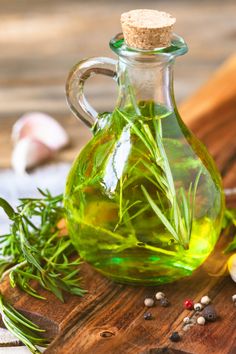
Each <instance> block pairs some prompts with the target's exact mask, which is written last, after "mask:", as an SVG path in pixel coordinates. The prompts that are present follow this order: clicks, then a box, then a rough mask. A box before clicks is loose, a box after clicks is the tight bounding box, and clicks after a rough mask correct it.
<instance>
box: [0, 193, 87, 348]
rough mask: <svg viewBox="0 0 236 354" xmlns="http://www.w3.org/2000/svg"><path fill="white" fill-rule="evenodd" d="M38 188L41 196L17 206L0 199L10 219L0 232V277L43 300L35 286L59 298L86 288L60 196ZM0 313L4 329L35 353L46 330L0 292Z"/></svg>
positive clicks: (43, 343)
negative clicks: (5, 229)
mask: <svg viewBox="0 0 236 354" xmlns="http://www.w3.org/2000/svg"><path fill="white" fill-rule="evenodd" d="M40 193H41V195H42V197H41V198H24V199H20V205H19V206H18V207H17V208H16V210H14V209H13V208H12V206H11V205H10V204H9V203H8V202H7V201H6V200H4V199H2V198H0V207H2V208H3V210H4V211H5V213H6V214H7V216H8V218H9V219H10V220H11V226H10V233H9V234H5V235H1V236H0V277H1V281H2V280H3V279H5V278H6V277H8V279H9V281H10V284H11V286H13V287H15V286H18V287H19V288H20V289H21V290H23V291H25V292H26V293H28V294H29V295H31V296H33V297H36V298H39V299H45V298H44V297H43V296H42V295H40V294H39V292H38V290H37V285H38V284H40V285H41V287H42V288H44V289H46V290H48V291H50V292H52V293H53V294H54V295H55V296H56V297H57V298H58V299H60V300H61V301H62V302H63V301H64V295H63V292H64V291H66V292H69V293H71V294H74V295H79V296H82V295H83V294H84V293H85V291H84V290H83V289H81V287H80V278H79V275H78V272H79V265H80V258H79V257H78V255H77V256H76V254H77V253H76V251H75V249H74V246H73V244H72V243H71V240H70V237H69V235H68V233H67V230H66V228H65V227H64V224H63V220H64V208H63V205H62V201H63V196H62V195H59V196H56V197H53V196H52V195H51V194H50V192H48V191H46V192H43V191H41V190H40ZM0 312H1V314H2V319H3V322H4V324H5V326H6V328H7V329H8V330H9V331H10V332H12V333H13V334H14V335H15V336H16V337H17V338H19V339H20V340H21V341H22V342H23V343H24V344H25V345H26V346H27V347H28V348H29V350H30V351H31V352H32V353H39V351H38V349H37V348H36V347H35V346H36V345H40V346H44V345H46V344H47V341H46V340H45V339H42V338H41V336H40V332H44V331H43V330H42V329H40V328H39V327H38V326H37V325H35V324H33V323H32V322H31V321H29V320H28V319H27V318H25V317H24V316H22V315H21V314H20V313H19V312H18V311H16V310H15V309H14V308H13V307H12V306H11V305H9V304H7V303H6V301H5V300H4V299H3V297H2V295H1V294H0Z"/></svg>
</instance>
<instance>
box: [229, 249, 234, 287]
mask: <svg viewBox="0 0 236 354" xmlns="http://www.w3.org/2000/svg"><path fill="white" fill-rule="evenodd" d="M228 270H229V274H230V276H231V278H232V279H233V281H234V282H235V283H236V253H235V254H233V255H232V256H231V257H230V258H229V259H228Z"/></svg>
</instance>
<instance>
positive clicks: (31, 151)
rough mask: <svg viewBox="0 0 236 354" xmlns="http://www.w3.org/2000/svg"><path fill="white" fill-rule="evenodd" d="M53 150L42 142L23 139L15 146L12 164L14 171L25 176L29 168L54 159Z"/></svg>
mask: <svg viewBox="0 0 236 354" xmlns="http://www.w3.org/2000/svg"><path fill="white" fill-rule="evenodd" d="M52 154H53V153H52V150H51V149H49V148H48V147H47V146H46V145H44V144H42V143H41V142H40V141H37V140H33V139H32V138H28V137H26V138H23V139H21V140H19V141H18V143H17V144H16V145H15V147H14V149H13V153H12V158H11V164H12V167H13V169H14V170H15V171H16V172H17V173H19V174H24V172H25V171H26V169H27V168H32V167H35V166H37V165H39V164H40V163H42V162H43V161H45V160H47V159H49V158H51V157H52Z"/></svg>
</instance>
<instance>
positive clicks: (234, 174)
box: [4, 56, 236, 354]
mask: <svg viewBox="0 0 236 354" xmlns="http://www.w3.org/2000/svg"><path fill="white" fill-rule="evenodd" d="M180 112H181V115H182V117H183V119H184V121H185V122H186V123H187V124H188V125H189V126H190V127H191V128H192V130H193V131H194V132H195V134H196V135H197V136H198V137H199V138H200V139H202V141H203V142H204V143H205V144H206V145H207V147H208V148H209V150H210V152H211V153H212V155H213V157H214V158H215V160H216V163H217V165H218V167H219V169H220V171H221V173H222V176H223V180H224V186H225V187H235V186H236V56H234V57H232V58H230V59H229V60H228V61H227V62H226V63H225V65H224V66H223V67H222V68H220V70H219V71H218V72H217V73H216V74H215V75H214V76H213V77H212V79H211V80H210V81H209V82H207V83H206V85H205V86H203V87H202V88H201V89H200V90H199V91H198V92H197V93H196V94H195V95H194V96H193V97H191V98H189V99H188V100H187V101H186V102H185V103H184V104H182V106H181V107H180ZM74 124H76V121H75V123H74ZM70 129H72V127H71V126H70ZM228 203H230V204H231V205H233V204H234V198H232V199H231V200H229V201H228ZM235 205H236V204H235ZM230 238H231V236H230V235H222V236H221V238H220V240H219V242H218V244H217V246H216V249H215V251H214V254H212V255H211V256H210V257H209V258H208V260H207V261H206V262H205V264H204V265H203V266H202V267H201V268H200V269H198V270H197V271H195V272H194V274H193V275H192V276H191V277H190V278H187V279H184V280H182V281H178V282H175V283H173V284H167V285H164V286H160V287H153V288H151V287H149V288H144V287H130V286H124V285H119V284H114V283H113V282H111V281H109V280H107V279H106V278H104V277H102V276H101V275H99V274H98V273H97V272H96V271H94V270H93V269H92V268H91V267H90V266H89V265H86V264H84V265H83V267H82V276H83V279H84V287H85V288H86V289H88V294H87V295H86V296H84V297H83V298H78V297H74V296H67V298H66V303H65V304H62V303H61V302H60V301H59V300H57V299H56V298H55V297H54V296H52V295H50V294H48V293H45V291H43V290H42V293H43V294H44V295H46V297H47V301H40V300H36V299H32V298H30V297H29V296H27V295H25V294H23V293H22V292H20V291H19V290H17V289H11V288H10V287H9V286H8V284H7V283H5V285H4V288H5V290H4V292H5V295H6V296H7V297H8V298H9V299H11V301H12V302H13V304H14V305H15V306H16V307H17V309H21V310H22V309H24V312H25V313H26V314H28V315H29V316H30V317H31V318H33V319H34V320H35V321H37V322H38V323H40V324H41V325H42V326H44V327H46V328H48V330H49V331H50V333H51V335H53V336H54V337H55V339H54V340H53V342H52V343H51V345H50V346H49V347H48V349H47V350H46V352H45V353H48V354H55V353H57V354H59V353H60V354H67V353H68V354H94V353H96V354H100V353H101V354H126V353H127V354H128V353H129V354H136V353H137V354H141V353H150V354H151V353H152V354H153V353H158V354H160V353H163V354H164V353H176V354H177V353H179V354H181V353H192V354H214V353H217V354H218V353H219V354H226V353H227V354H235V353H236V337H235V332H236V320H235V314H236V307H235V306H234V305H233V303H232V300H231V296H232V295H233V294H234V293H236V284H235V283H233V281H232V280H231V279H230V278H229V276H228V275H227V274H225V275H224V276H221V277H218V276H212V275H209V274H216V273H217V272H219V271H220V270H221V269H222V268H223V267H224V265H225V262H226V260H227V257H228V256H225V255H224V254H223V253H222V249H223V248H224V247H225V245H226V244H227V243H228V242H229V240H230ZM157 291H164V292H165V294H166V295H167V296H168V298H169V300H170V302H171V306H170V307H168V308H163V307H160V306H156V307H154V308H153V309H152V314H153V316H154V319H153V320H151V321H145V320H144V319H143V313H144V311H145V309H144V306H143V300H144V298H145V297H147V296H153V295H154V294H155V292H157ZM204 294H208V295H209V296H210V297H211V299H212V300H213V303H214V305H215V308H216V310H217V313H218V314H219V319H218V320H217V321H216V322H214V323H211V324H207V325H205V326H198V325H195V326H194V327H193V328H191V329H190V330H189V331H188V332H184V333H183V336H182V340H181V341H180V342H179V343H172V342H170V340H169V336H170V334H171V333H172V332H173V331H180V332H181V331H182V321H183V318H184V317H185V316H187V315H188V314H189V312H188V311H187V310H184V309H183V301H184V299H186V298H191V299H193V300H194V301H199V300H200V298H201V296H202V295H204Z"/></svg>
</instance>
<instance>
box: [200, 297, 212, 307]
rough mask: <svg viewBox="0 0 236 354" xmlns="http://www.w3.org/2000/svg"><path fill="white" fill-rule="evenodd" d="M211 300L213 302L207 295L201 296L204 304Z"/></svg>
mask: <svg viewBox="0 0 236 354" xmlns="http://www.w3.org/2000/svg"><path fill="white" fill-rule="evenodd" d="M210 302H211V299H210V298H209V296H207V295H205V296H203V297H202V298H201V304H203V305H208V304H209V303H210Z"/></svg>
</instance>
